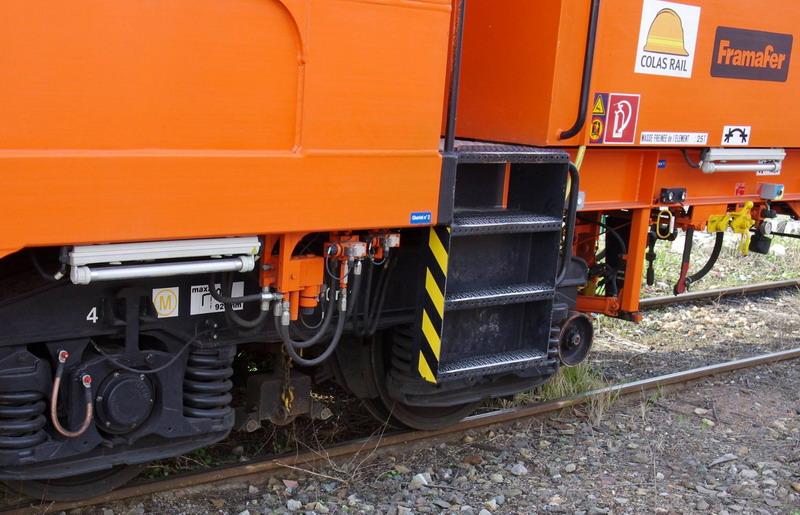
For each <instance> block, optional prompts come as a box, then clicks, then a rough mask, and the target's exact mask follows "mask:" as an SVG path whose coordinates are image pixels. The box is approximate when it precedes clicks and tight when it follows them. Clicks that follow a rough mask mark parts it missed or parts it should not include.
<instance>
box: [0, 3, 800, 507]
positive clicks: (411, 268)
mask: <svg viewBox="0 0 800 515" xmlns="http://www.w3.org/2000/svg"><path fill="white" fill-rule="evenodd" d="M799 25H800V6H798V5H797V4H796V3H795V2H792V1H789V0H780V1H774V2H771V3H770V4H769V6H767V7H765V6H763V5H753V4H752V3H747V2H743V1H740V0H735V1H732V0H686V1H681V2H677V1H661V0H636V1H628V0H626V1H623V0H602V1H601V0H580V1H577V0H552V1H547V2H533V1H530V0H502V1H497V0H492V1H490V0H194V1H191V2H187V1H179V0H138V1H132V0H114V1H110V0H78V1H76V0H70V1H67V0H43V1H41V2H29V1H23V0H7V1H5V2H3V3H2V5H0V48H2V50H0V58H1V61H2V67H1V68H0V69H2V72H0V73H2V75H3V80H2V81H0V112H1V113H2V117H0V174H1V176H2V178H3V191H2V196H3V201H2V203H0V215H2V216H1V218H0V219H2V230H0V257H1V258H2V259H0V278H1V279H2V285H3V286H2V289H1V290H0V291H1V292H2V298H1V300H0V322H2V327H3V331H2V333H0V480H2V481H4V482H6V483H9V484H10V485H11V486H12V487H13V488H15V489H18V490H19V491H22V492H25V493H28V494H31V495H35V496H37V497H41V498H50V499H69V498H75V497H81V496H88V495H91V494H96V493H99V492H102V491H104V490H108V489H111V488H114V487H115V486H118V485H119V484H121V483H123V482H124V481H126V480H127V479H129V478H131V477H133V475H135V474H136V473H137V472H138V470H140V468H141V467H142V466H143V465H144V464H146V463H147V462H149V461H151V460H155V459H161V458H165V457H169V456H175V455H178V454H181V453H184V452H187V451H190V450H193V449H197V448H200V447H203V446H206V445H209V444H211V443H213V442H216V441H219V440H221V439H223V438H225V437H226V436H227V435H228V434H229V432H230V431H231V430H233V429H237V430H245V431H255V430H257V429H258V428H260V427H262V425H263V424H285V423H288V422H291V421H292V420H294V419H295V418H296V417H297V416H301V415H302V416H312V417H325V416H327V415H329V414H330V410H329V409H328V408H326V407H325V406H322V405H321V404H320V403H319V402H318V401H316V400H314V399H313V398H312V397H311V389H312V384H317V383H319V382H322V381H325V380H336V381H337V382H338V383H339V384H340V385H342V386H343V387H344V388H345V389H347V390H349V391H350V392H352V393H353V394H354V395H356V396H357V397H359V398H361V399H363V400H364V403H365V404H366V406H367V407H368V408H369V409H370V410H371V411H372V412H373V413H374V414H375V415H376V416H377V417H379V418H381V419H383V420H388V421H389V422H390V423H392V424H394V425H399V426H408V427H413V428H436V427H441V426H444V425H447V424H450V423H453V422H454V421H456V420H458V419H460V418H462V417H464V416H466V415H467V414H469V413H470V411H471V410H472V409H473V408H474V407H475V405H476V404H477V403H478V402H480V401H481V400H482V399H486V398H490V397H501V396H508V395H511V394H514V393H516V392H520V391H523V390H527V389H530V388H533V387H535V386H537V385H540V384H542V383H543V382H545V381H547V380H548V379H549V378H550V377H552V376H553V375H554V374H555V373H557V371H558V370H559V367H560V366H562V365H567V366H570V365H575V364H577V363H579V362H580V361H581V360H582V359H583V358H584V357H585V356H586V354H587V352H588V351H589V348H590V346H591V340H592V335H593V331H592V319H591V317H592V316H593V314H596V313H603V314H606V315H610V316H615V317H620V318H625V319H629V320H632V321H638V320H639V319H640V318H641V315H640V314H639V312H638V301H639V291H640V288H641V282H642V277H643V275H644V276H647V275H652V260H653V259H654V252H653V245H654V243H655V242H656V241H657V240H658V239H670V238H673V237H674V236H675V234H676V233H677V231H679V230H683V231H686V233H687V236H688V237H687V239H686V241H687V244H686V251H685V252H684V266H683V268H682V270H681V275H680V277H679V278H678V280H677V286H676V293H680V292H682V291H684V290H685V289H686V288H687V287H688V286H689V285H690V284H691V283H692V282H694V281H697V280H698V279H700V278H701V277H702V276H703V275H704V274H705V273H707V271H708V269H709V268H710V267H711V266H713V261H714V259H715V256H716V255H717V254H718V249H717V251H716V252H714V253H713V254H712V259H711V260H710V261H709V263H708V264H707V265H706V266H705V267H703V268H702V269H700V270H692V269H690V267H689V257H690V255H691V241H692V238H691V234H692V233H693V231H709V232H713V233H716V234H717V235H718V237H717V242H718V245H720V244H721V242H722V237H721V235H722V234H723V233H724V232H725V231H728V230H731V231H733V232H735V233H737V234H739V237H740V238H741V243H740V250H741V252H742V253H746V252H748V251H750V252H762V253H763V252H767V251H768V249H769V245H770V241H771V234H770V232H771V228H773V227H775V226H776V225H775V224H774V223H773V218H774V217H775V216H777V215H778V214H786V215H790V216H791V217H796V216H797V214H798V213H799V212H800V170H798V168H800V154H799V153H798V150H797V149H798V147H800V131H799V130H798V127H800V111H798V110H796V109H793V107H794V106H795V104H796V103H797V101H798V99H800V85H799V84H800V83H798V81H800V70H797V69H796V68H797V67H798V64H797V59H792V51H793V31H794V29H795V28H796V27H797V26H799ZM648 268H650V271H649V272H650V273H646V269H648ZM648 279H649V277H648ZM252 370H255V371H254V372H253V371H252Z"/></svg>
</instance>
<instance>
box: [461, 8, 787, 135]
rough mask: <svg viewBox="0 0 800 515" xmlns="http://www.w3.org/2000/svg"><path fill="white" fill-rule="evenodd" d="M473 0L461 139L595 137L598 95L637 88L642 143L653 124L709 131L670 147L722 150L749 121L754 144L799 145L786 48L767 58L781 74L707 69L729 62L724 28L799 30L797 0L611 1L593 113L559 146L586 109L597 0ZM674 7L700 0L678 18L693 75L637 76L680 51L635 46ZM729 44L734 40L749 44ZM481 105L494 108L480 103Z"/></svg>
mask: <svg viewBox="0 0 800 515" xmlns="http://www.w3.org/2000/svg"><path fill="white" fill-rule="evenodd" d="M467 5H468V7H467V13H466V16H465V42H464V53H465V58H464V66H463V69H462V82H461V102H460V106H459V107H460V109H459V136H462V137H471V138H479V139H488V140H495V141H509V142H516V143H525V144H532V145H548V146H552V145H577V144H590V143H592V142H591V141H590V138H589V132H590V125H591V123H590V122H591V115H592V108H593V100H594V99H595V94H596V93H600V92H602V93H623V94H637V95H641V102H640V107H639V115H638V120H634V121H638V123H637V126H636V131H635V138H634V143H633V144H635V145H639V144H640V141H641V139H640V135H641V133H642V132H643V131H645V132H689V133H705V134H707V135H708V139H707V142H699V141H696V140H693V141H683V140H680V141H679V142H677V143H673V144H672V145H671V146H689V145H699V146H722V142H723V128H724V126H726V125H729V126H736V125H741V126H748V127H751V136H750V139H749V146H751V147H799V146H800V132H798V131H797V130H796V127H798V126H800V112H798V111H797V110H796V109H793V106H794V105H795V103H796V101H797V99H798V97H800V58H798V57H797V56H794V57H795V58H794V59H792V55H791V51H788V52H786V53H785V54H783V55H784V56H785V59H783V60H780V59H778V57H776V58H775V59H777V61H775V63H773V62H772V61H770V63H771V64H777V63H778V62H780V65H781V66H782V67H783V68H784V69H785V71H787V72H788V75H787V77H786V79H785V81H780V80H778V79H776V77H774V76H773V77H772V78H773V79H776V80H750V79H743V78H728V77H721V76H712V71H711V66H712V61H713V60H717V61H719V60H720V59H721V60H722V62H723V63H725V62H726V57H725V55H723V56H722V57H720V55H719V50H720V48H719V47H720V45H723V42H724V41H726V40H725V39H724V37H723V38H720V40H719V41H717V39H716V35H717V29H718V27H730V28H735V29H740V30H741V29H744V30H746V31H764V32H769V33H774V34H779V35H792V34H793V33H794V31H795V30H796V27H797V26H798V23H799V22H800V4H797V3H796V2H794V1H792V0H781V1H775V2H770V4H769V6H768V7H766V6H764V5H759V4H754V3H752V2H731V1H729V0H696V1H694V2H691V1H687V2H679V3H678V2H657V1H655V0H639V1H636V2H630V1H628V0H604V1H603V2H601V3H600V5H601V8H600V14H599V23H598V29H597V34H598V35H597V40H596V41H597V43H596V49H595V53H594V68H593V73H592V81H591V88H590V91H591V93H592V96H591V98H590V104H589V114H588V116H587V120H586V124H585V125H584V129H583V131H581V133H579V134H578V135H577V136H575V137H574V138H571V139H568V140H563V141H562V140H559V138H558V135H559V133H560V132H561V131H564V130H566V129H568V128H569V127H571V126H572V124H573V122H574V121H575V118H576V115H577V113H578V105H579V97H580V85H581V77H582V71H583V62H584V51H585V46H586V34H587V26H588V20H589V9H590V5H591V2H574V1H571V0H562V1H552V2H530V1H527V0H507V1H504V2H502V5H503V8H502V9H498V8H497V7H498V4H497V2H493V1H490V0H474V1H471V2H469V3H468V4H467ZM676 5H677V6H680V5H686V6H690V7H691V6H696V8H697V11H696V12H697V13H699V16H698V17H697V19H695V18H694V17H690V16H687V15H683V18H682V19H681V21H682V28H683V31H684V32H683V41H682V42H683V44H684V46H685V47H686V48H689V49H691V47H692V46H694V47H695V48H694V49H693V50H692V51H691V52H689V54H690V56H691V57H692V58H693V64H692V66H691V67H689V66H688V63H687V64H686V65H685V66H686V67H687V68H690V69H689V70H687V71H688V72H689V73H690V77H685V76H664V75H657V74H652V73H637V72H635V66H636V63H637V61H641V60H642V58H643V57H647V58H657V57H659V56H661V57H665V58H667V60H668V61H667V62H669V59H670V58H673V57H678V56H675V55H670V54H666V53H654V52H651V53H649V54H648V55H647V56H643V55H639V54H637V53H638V52H639V50H643V49H644V48H645V46H646V45H645V46H640V44H639V36H640V27H641V25H642V24H644V26H645V29H644V35H645V36H648V35H651V36H652V37H653V38H655V37H657V36H659V34H658V29H651V30H648V28H649V27H651V26H652V21H654V18H655V16H654V15H653V14H652V12H653V11H656V12H657V11H658V9H659V8H662V7H664V8H669V7H673V8H678V7H676ZM648 7H649V10H648ZM689 18H692V19H689ZM651 19H652V21H651ZM693 20H694V21H696V22H697V26H698V29H697V32H696V34H697V35H696V38H694V37H693V32H692V30H691V29H692V23H693ZM697 20H699V21H697ZM652 30H655V32H652ZM678 30H679V29H678ZM651 32H652V34H650V33H651ZM746 36H747V35H745V36H743V37H746ZM676 37H678V38H680V35H678V36H676ZM777 37H778V36H774V37H773V39H768V40H767V42H768V43H769V42H771V43H774V48H773V51H772V53H773V54H778V53H779V50H780V48H779V46H778V40H777V39H775V38H777ZM646 41H649V40H645V42H646ZM731 41H732V43H731V45H729V46H730V47H733V46H736V45H737V44H739V46H741V42H740V41H738V42H737V41H736V40H731ZM691 43H695V45H692V44H691ZM788 48H791V43H789V47H788ZM684 50H685V49H684ZM715 50H717V54H716V55H715ZM677 52H680V51H677ZM730 62H732V61H730ZM681 65H683V64H681ZM750 68H753V67H750ZM766 68H769V65H767V67H766ZM772 71H778V70H777V69H774V70H772ZM674 73H678V72H674ZM482 102H491V103H492V106H491V107H487V108H483V109H482V108H480V106H481V104H482ZM612 110H613V109H612ZM611 121H612V120H610V119H607V120H606V122H609V123H606V124H605V125H610V122H611ZM645 146H647V143H645Z"/></svg>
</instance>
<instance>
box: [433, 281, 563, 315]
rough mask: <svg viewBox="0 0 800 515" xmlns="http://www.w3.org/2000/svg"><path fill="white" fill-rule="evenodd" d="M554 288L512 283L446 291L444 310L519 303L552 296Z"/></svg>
mask: <svg viewBox="0 0 800 515" xmlns="http://www.w3.org/2000/svg"><path fill="white" fill-rule="evenodd" d="M553 295H554V290H553V289H552V288H549V287H548V286H546V285H544V284H536V283H529V284H514V285H511V286H497V287H493V288H483V289H480V290H471V291H465V292H459V293H448V294H447V295H446V296H445V301H444V309H445V311H455V310H457V309H470V308H483V307H487V306H500V305H503V304H519V303H522V302H532V301H536V300H546V299H551V298H553Z"/></svg>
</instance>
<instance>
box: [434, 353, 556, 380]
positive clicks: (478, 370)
mask: <svg viewBox="0 0 800 515" xmlns="http://www.w3.org/2000/svg"><path fill="white" fill-rule="evenodd" d="M546 360H547V354H545V353H544V352H539V351H537V350H522V351H514V352H504V353H501V354H494V355H491V356H481V357H477V358H468V359H463V360H459V361H455V362H449V363H448V362H446V363H440V364H439V373H438V374H437V378H438V379H439V380H442V379H455V378H459V377H471V376H477V375H484V374H487V373H491V374H495V373H498V372H508V371H511V370H522V369H525V368H528V367H530V366H534V365H538V364H544V362H545V361H546Z"/></svg>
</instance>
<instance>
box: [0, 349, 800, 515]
mask: <svg viewBox="0 0 800 515" xmlns="http://www.w3.org/2000/svg"><path fill="white" fill-rule="evenodd" d="M797 358H800V347H798V348H794V349H789V350H784V351H780V352H773V353H769V354H763V355H759V356H754V357H751V358H744V359H738V360H735V361H728V362H725V363H720V364H717V365H709V366H705V367H700V368H694V369H690V370H685V371H683V372H675V373H672V374H666V375H662V376H658V377H654V378H650V379H643V380H641V381H634V382H631V383H625V384H621V385H616V386H609V387H607V388H602V389H599V390H594V391H591V392H586V393H582V394H580V395H575V396H571V397H565V398H561V399H556V400H553V401H549V402H545V403H542V404H536V405H533V406H521V407H518V408H510V409H505V410H500V411H493V412H491V413H485V414H481V415H474V416H471V417H468V418H466V419H464V420H463V421H461V422H459V423H458V424H455V425H452V426H450V427H447V428H444V429H439V430H436V431H406V432H396V433H391V434H383V435H377V436H372V437H369V438H362V439H359V440H354V441H350V442H346V443H342V444H338V445H334V446H332V447H329V448H326V449H323V450H318V451H317V450H313V451H309V452H303V453H294V454H285V455H281V456H277V457H272V458H265V459H263V460H258V461H251V462H247V463H242V464H236V465H228V466H223V467H219V468H215V469H213V470H208V471H200V472H191V473H188V474H185V475H181V476H176V477H171V478H169V479H162V480H160V481H157V482H156V481H153V482H148V483H142V484H137V485H131V486H127V487H122V488H119V489H117V490H114V491H113V492H109V493H107V494H104V495H100V496H97V497H92V498H90V499H84V500H81V501H70V502H55V503H49V502H48V503H42V504H38V506H47V508H48V510H49V511H59V510H69V509H72V508H78V507H82V506H90V505H96V504H104V503H109V502H113V501H119V500H122V499H128V498H132V497H140V496H144V495H153V494H157V493H160V492H166V491H170V490H180V489H186V488H190V487H195V486H199V485H203V484H207V483H212V482H216V481H228V480H239V481H247V480H257V479H263V477H259V476H262V475H263V474H264V473H268V472H271V471H276V470H280V469H285V468H287V467H301V466H303V465H313V464H315V463H318V462H322V461H327V460H333V459H337V458H344V457H346V456H354V455H357V454H359V453H361V452H365V451H366V452H373V451H374V450H376V449H379V448H380V449H386V448H390V447H393V446H397V445H402V444H408V443H411V442H417V441H420V440H425V439H428V438H433V437H436V436H441V435H445V434H449V433H458V432H461V431H466V430H469V429H475V428H479V427H485V426H490V425H494V424H500V423H505V422H509V421H513V420H517V419H522V418H527V417H532V416H536V415H541V414H544V413H549V412H553V411H557V410H560V409H563V408H567V407H570V406H575V405H579V404H583V403H585V402H587V401H588V400H589V399H591V398H593V397H597V396H602V395H616V396H624V395H630V394H635V393H639V392H645V391H648V390H653V389H656V388H661V387H664V386H669V385H675V384H679V383H686V382H689V381H693V380H697V379H701V378H704V377H709V376H713V375H715V374H721V373H725V372H731V371H734V370H740V369H743V368H749V367H754V366H758V365H764V364H769V363H776V362H779V361H785V360H791V359H797ZM21 501H22V502H28V503H29V504H28V505H26V506H24V507H22V506H20V504H21V503H20V504H18V505H17V507H15V508H6V509H4V510H2V511H3V512H4V513H6V512H11V513H20V514H22V513H30V508H31V506H32V504H30V503H31V500H30V499H26V500H21ZM33 506H37V505H36V504H33Z"/></svg>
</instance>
